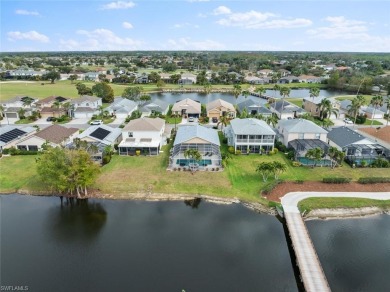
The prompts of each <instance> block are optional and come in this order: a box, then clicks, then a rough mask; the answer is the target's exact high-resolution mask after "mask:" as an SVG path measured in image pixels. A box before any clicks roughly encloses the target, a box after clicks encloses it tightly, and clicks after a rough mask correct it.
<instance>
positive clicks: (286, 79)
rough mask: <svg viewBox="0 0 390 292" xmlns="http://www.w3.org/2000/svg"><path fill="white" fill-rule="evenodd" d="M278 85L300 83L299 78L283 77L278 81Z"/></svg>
mask: <svg viewBox="0 0 390 292" xmlns="http://www.w3.org/2000/svg"><path fill="white" fill-rule="evenodd" d="M278 83H281V84H288V83H299V77H297V76H293V75H291V76H286V77H282V78H280V79H279V80H278Z"/></svg>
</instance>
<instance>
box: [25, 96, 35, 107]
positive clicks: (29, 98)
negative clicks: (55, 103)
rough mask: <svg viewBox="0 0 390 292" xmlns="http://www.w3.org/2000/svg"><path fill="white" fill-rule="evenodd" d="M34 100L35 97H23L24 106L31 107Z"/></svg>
mask: <svg viewBox="0 0 390 292" xmlns="http://www.w3.org/2000/svg"><path fill="white" fill-rule="evenodd" d="M33 102H34V99H33V98H31V97H28V96H26V97H25V98H24V99H23V106H24V107H30V106H31V104H32V103H33Z"/></svg>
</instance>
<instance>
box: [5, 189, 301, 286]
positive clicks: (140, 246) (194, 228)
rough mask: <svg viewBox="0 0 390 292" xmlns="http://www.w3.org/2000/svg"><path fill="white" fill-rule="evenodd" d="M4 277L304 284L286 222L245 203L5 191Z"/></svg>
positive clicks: (75, 282) (21, 280) (94, 282)
mask: <svg viewBox="0 0 390 292" xmlns="http://www.w3.org/2000/svg"><path fill="white" fill-rule="evenodd" d="M0 198H1V209H0V211H1V222H0V226H1V269H0V270H1V285H23V286H24V285H27V286H29V290H30V291H56V292H59V291H67V292H69V291H179V292H180V291H182V289H184V290H185V291H187V292H189V291H297V290H298V289H297V285H296V281H295V278H294V271H293V268H292V264H291V260H290V255H289V252H288V248H287V244H286V240H285V236H284V232H283V225H282V224H281V223H280V222H279V221H278V220H277V219H276V218H275V217H273V216H269V215H265V214H257V213H255V212H252V211H250V210H249V209H246V208H245V207H243V206H241V205H214V204H210V203H205V202H201V203H200V205H199V206H198V208H193V207H191V206H188V205H186V204H184V202H133V201H109V200H90V201H89V202H87V201H84V202H82V203H81V204H80V203H79V204H76V205H73V206H65V205H64V206H62V207H61V204H60V200H59V198H54V197H30V196H18V195H10V196H0Z"/></svg>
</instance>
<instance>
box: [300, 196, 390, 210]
mask: <svg viewBox="0 0 390 292" xmlns="http://www.w3.org/2000/svg"><path fill="white" fill-rule="evenodd" d="M367 206H370V207H379V208H382V209H390V200H372V199H362V198H308V199H305V200H302V201H300V202H299V203H298V208H299V210H301V212H303V211H305V210H306V212H309V211H311V210H313V209H320V208H362V207H367Z"/></svg>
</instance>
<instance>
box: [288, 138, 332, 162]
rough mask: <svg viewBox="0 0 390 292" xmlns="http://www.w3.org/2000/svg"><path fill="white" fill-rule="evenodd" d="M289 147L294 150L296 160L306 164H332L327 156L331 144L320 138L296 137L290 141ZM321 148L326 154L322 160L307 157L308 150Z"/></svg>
mask: <svg viewBox="0 0 390 292" xmlns="http://www.w3.org/2000/svg"><path fill="white" fill-rule="evenodd" d="M288 148H291V149H293V150H294V155H295V160H297V161H299V162H300V163H302V164H304V165H321V166H330V165H331V161H330V159H329V158H327V156H326V154H327V153H328V149H329V145H328V144H326V143H325V142H324V141H322V140H319V139H295V140H292V141H290V142H288ZM314 148H320V149H322V151H323V152H324V156H323V157H322V159H321V160H320V161H314V160H312V159H309V158H306V157H305V155H306V153H307V151H308V150H310V149H314Z"/></svg>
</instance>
